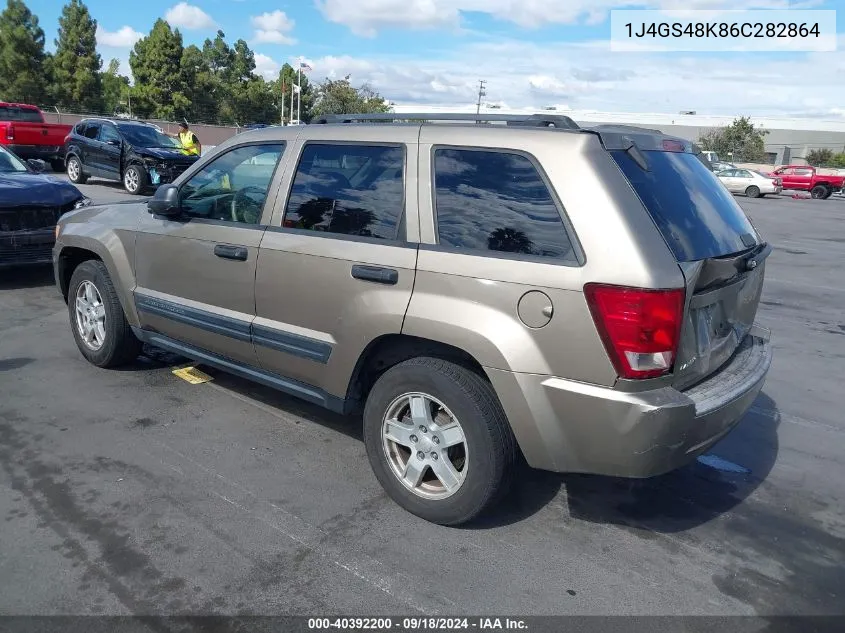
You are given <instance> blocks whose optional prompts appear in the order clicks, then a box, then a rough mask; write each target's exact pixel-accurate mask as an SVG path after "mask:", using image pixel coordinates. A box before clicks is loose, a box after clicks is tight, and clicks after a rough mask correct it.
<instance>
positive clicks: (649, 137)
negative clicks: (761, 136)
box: [581, 125, 713, 171]
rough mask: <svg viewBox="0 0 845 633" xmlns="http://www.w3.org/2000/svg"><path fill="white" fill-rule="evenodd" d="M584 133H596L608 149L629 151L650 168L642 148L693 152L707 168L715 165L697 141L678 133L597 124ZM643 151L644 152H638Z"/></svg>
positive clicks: (710, 168) (641, 164)
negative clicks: (670, 133)
mask: <svg viewBox="0 0 845 633" xmlns="http://www.w3.org/2000/svg"><path fill="white" fill-rule="evenodd" d="M581 131H582V132H588V133H592V134H596V135H597V136H598V137H599V139H600V140H601V144H602V145H603V146H604V148H605V149H607V150H622V151H626V152H629V153H630V154H631V157H632V158H633V159H634V160H635V161H636V162H637V164H639V165H640V167H642V168H643V169H647V168H648V167H647V160H646V159H645V156H643V155H642V153H641V152H642V151H663V152H684V153H687V154H694V155H695V156H696V158H698V160H700V161H701V162H702V163H703V164H704V166H705V167H707V169H709V170H710V171H713V166H712V165H711V164H710V161H709V160H707V157H706V156H705V155H704V154H703V152H702V149H701V147H700V146H699V145H697V144H696V143H693V142H692V141H689V140H687V139H685V138H681V137H679V136H672V135H669V134H664V133H663V132H662V131H661V130H658V129H656V128H647V127H636V126H633V125H595V126H592V127H585V128H581ZM637 150H641V151H637Z"/></svg>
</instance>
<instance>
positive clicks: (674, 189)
mask: <svg viewBox="0 0 845 633" xmlns="http://www.w3.org/2000/svg"><path fill="white" fill-rule="evenodd" d="M610 153H611V155H612V156H613V158H614V160H615V161H616V164H617V165H619V167H620V168H621V169H622V172H623V173H624V174H625V176H626V177H627V178H628V180H629V181H630V183H631V185H632V186H633V187H634V191H636V192H637V195H638V196H639V197H640V200H642V202H643V205H644V206H645V208H646V210H647V211H648V212H649V214H650V215H651V218H652V220H654V223H655V224H656V225H657V228H658V229H659V230H660V233H661V234H662V235H663V239H665V240H666V243H667V244H668V245H669V248H671V249H672V252H673V253H674V254H675V258H676V259H677V260H678V261H679V262H691V261H697V260H699V259H707V258H709V257H721V256H724V255H730V254H733V253H739V252H741V251H744V250H747V249H748V246H747V245H746V244H744V243H743V241H742V236H743V235H744V234H748V235H751V236H752V237H753V238H754V240H755V241H757V239H758V238H757V233H756V231H755V230H754V227H753V226H752V225H751V222H749V220H748V218H747V217H746V215H745V213H744V212H743V210H742V208H741V207H740V206H739V204H737V202H736V200H734V197H733V196H732V195H731V193H730V192H729V191H728V190H727V188H726V187H725V186H724V185H723V184H722V183H721V182H720V181H719V179H718V178H717V177H716V176H715V175H714V174H713V173H712V172H710V171H709V170H708V169H707V168H706V167H705V166H704V165H703V164H702V163H701V161H700V160H698V158H696V157H695V155H694V154H690V153H686V152H660V151H644V152H643V155H644V156H645V158H646V161H647V162H648V170H647V171H646V170H644V169H642V168H641V167H640V166H639V165H637V163H635V162H634V160H633V159H632V158H631V156H630V155H629V154H628V153H627V152H625V151H622V150H613V151H611V152H610Z"/></svg>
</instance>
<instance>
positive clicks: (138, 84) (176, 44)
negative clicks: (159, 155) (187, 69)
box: [129, 18, 191, 120]
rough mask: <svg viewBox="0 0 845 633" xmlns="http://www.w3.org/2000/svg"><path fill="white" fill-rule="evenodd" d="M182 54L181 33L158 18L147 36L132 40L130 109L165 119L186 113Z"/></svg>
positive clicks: (140, 114) (188, 107) (189, 103)
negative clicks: (132, 80)
mask: <svg viewBox="0 0 845 633" xmlns="http://www.w3.org/2000/svg"><path fill="white" fill-rule="evenodd" d="M183 54H184V47H183V45H182V34H181V33H180V32H179V30H178V29H176V30H175V31H174V30H172V29H171V28H170V25H169V24H168V23H167V22H166V21H164V20H162V19H161V18H159V19H158V20H156V23H155V25H154V26H153V28H152V30H151V31H150V34H149V35H148V36H146V37H144V38H141V39H140V40H138V41H137V42H136V43H135V47H134V48H133V49H132V52H131V53H130V54H129V66H130V67H131V68H132V76H133V77H134V78H135V85H134V86H133V88H132V109H133V112H137V114H138V115H139V116H152V117H156V118H162V119H169V120H173V119H175V118H177V117H183V116H185V115H186V114H187V113H188V110H189V109H190V106H191V101H190V99H189V98H188V96H187V95H186V92H187V88H186V86H185V77H184V74H183V69H182V56H183Z"/></svg>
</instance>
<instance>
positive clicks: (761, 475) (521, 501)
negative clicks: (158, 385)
mask: <svg viewBox="0 0 845 633" xmlns="http://www.w3.org/2000/svg"><path fill="white" fill-rule="evenodd" d="M188 363H189V361H188V360H187V359H185V358H182V357H180V356H178V355H175V354H171V353H169V352H164V351H161V350H158V349H156V348H153V347H149V346H145V348H144V353H143V356H140V357H138V359H137V360H136V361H135V363H134V364H132V365H129V366H127V367H126V368H125V369H124V370H126V371H139V370H141V371H143V370H149V369H160V368H163V367H177V366H180V365H184V364H188ZM200 367H202V365H200ZM202 369H203V371H206V372H207V373H209V374H210V375H212V376H213V377H214V384H215V385H216V386H217V387H222V388H224V389H228V390H231V391H232V392H234V393H235V394H237V395H238V396H246V397H249V398H252V399H254V400H255V401H257V402H258V403H259V404H261V405H264V406H267V407H271V408H273V409H278V410H279V411H282V412H285V413H289V414H292V415H295V416H298V417H301V418H303V419H304V420H307V421H309V422H313V423H315V424H319V425H320V426H323V427H326V428H330V429H332V430H335V431H337V432H339V433H343V434H344V435H346V436H348V437H349V438H351V439H354V440H357V441H363V433H362V423H361V418H360V416H343V415H339V414H336V413H333V412H331V411H327V410H326V409H323V408H322V407H320V406H317V405H313V404H310V403H307V402H304V401H302V400H299V399H297V398H294V397H292V396H288V395H286V394H284V393H281V392H279V391H276V390H274V389H271V388H269V387H264V386H263V385H259V384H256V383H253V382H250V381H248V380H245V379H242V378H238V377H236V376H232V375H229V374H226V373H224V372H220V371H216V370H213V369H210V368H207V367H202ZM779 424H780V413H779V412H778V408H777V404H776V403H775V401H774V400H772V399H771V398H770V397H769V396H768V395H766V394H765V393H761V394H760V395H759V396H758V397H757V400H756V401H755V403H754V406H753V407H752V409H751V410H750V411H749V412H748V413H747V414H746V416H745V419H744V420H743V421H742V422H741V423H740V424H739V425H738V426H737V427H736V428H735V429H734V430H733V431H732V432H731V433H730V434H729V435H728V436H727V437H725V438H724V439H723V440H722V441H721V442H719V443H718V444H717V445H716V446H715V447H713V448H712V449H711V450H710V451H709V452H708V453H707V455H708V456H716V457H717V458H721V460H722V461H721V462H719V461H718V460H717V461H716V463H715V465H705V464H704V463H701V462H699V461H695V462H693V463H691V464H689V465H688V466H685V467H683V468H681V469H678V470H676V471H673V472H671V473H668V474H666V475H661V476H659V477H653V478H650V479H623V478H617V477H600V476H596V475H561V474H558V473H550V472H545V471H539V470H534V469H532V468H529V467H528V466H527V464H525V462H524V460H521V461H520V463H519V465H518V470H517V473H516V474H515V481H514V484H513V488H512V490H511V493H510V494H509V495H507V497H505V498H504V499H502V501H501V502H500V503H499V505H498V506H497V507H496V508H495V509H494V510H493V511H492V512H490V513H488V514H487V515H485V516H483V517H480V518H479V519H478V520H476V521H473V522H472V523H470V524H467V525H465V526H464V528H465V529H488V528H494V527H502V526H506V525H511V524H514V523H518V522H521V521H523V520H525V519H527V518H529V517H531V516H533V515H534V514H536V513H537V512H539V511H540V510H542V509H543V508H544V507H546V506H547V505H548V504H549V503H550V502H551V501H552V500H553V499H554V498H555V497H556V496H557V495H558V494H559V492H560V491H561V488H562V487H564V488H565V491H566V496H567V501H568V505H569V512H570V516H571V517H572V518H573V519H580V520H582V521H588V522H593V523H604V524H608V523H609V524H615V525H623V526H628V527H632V528H637V529H644V530H648V531H653V532H661V533H672V532H682V531H685V530H689V529H691V528H694V527H696V526H699V525H702V524H704V523H707V522H709V521H711V520H712V519H714V518H716V517H718V516H719V515H721V514H723V513H725V512H728V511H729V510H731V509H732V508H734V507H735V506H737V505H738V504H740V503H742V502H743V501H744V500H745V499H746V498H747V497H748V496H749V495H750V494H751V493H753V492H754V490H756V489H757V487H758V486H759V485H760V484H761V483H762V482H763V481H765V479H766V478H767V477H768V474H769V472H770V471H771V469H772V467H773V466H774V463H775V460H776V459H777V455H778V447H779V445H778V436H777V430H778V425H779Z"/></svg>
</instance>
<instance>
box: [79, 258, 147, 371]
mask: <svg viewBox="0 0 845 633" xmlns="http://www.w3.org/2000/svg"><path fill="white" fill-rule="evenodd" d="M86 281H87V282H90V283H92V284H93V285H94V287H95V288H96V290H97V292H98V293H99V295H100V298H101V299H102V305H103V307H104V308H105V322H104V324H103V329H104V330H105V340H104V341H103V343H102V345H101V347H99V349H92V348H91V347H89V346H88V344H86V343H85V341H84V340H83V337H82V333H81V332H80V331H79V327H78V325H77V317H76V297H77V292H78V291H79V287H80V286H81V285H82V284H83V283H84V282H86ZM67 304H68V315H69V317H70V327H71V331H72V332H73V338H74V340H75V341H76V346H77V347H78V348H79V351H80V352H82V355H83V356H84V357H85V359H86V360H87V361H88V362H89V363H91V364H92V365H96V366H97V367H119V366H120V365H125V364H127V363H129V362H131V361H133V360H134V359H135V358H137V357H138V355H139V354H140V353H141V342H140V341H139V340H138V339H137V338H135V335H134V334H133V333H132V328H130V327H129V323H128V322H127V321H126V315H125V314H124V312H123V306H121V305H120V300H119V299H118V298H117V292H116V291H115V289H114V284H113V283H112V280H111V277H110V276H109V273H108V270H107V269H106V266H105V264H103V262H101V261H99V260H94V259H91V260H88V261H85V262H82V263H81V264H80V265H79V266H77V268H76V270H74V271H73V276H72V277H71V279H70V286H69V289H68V302H67Z"/></svg>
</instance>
